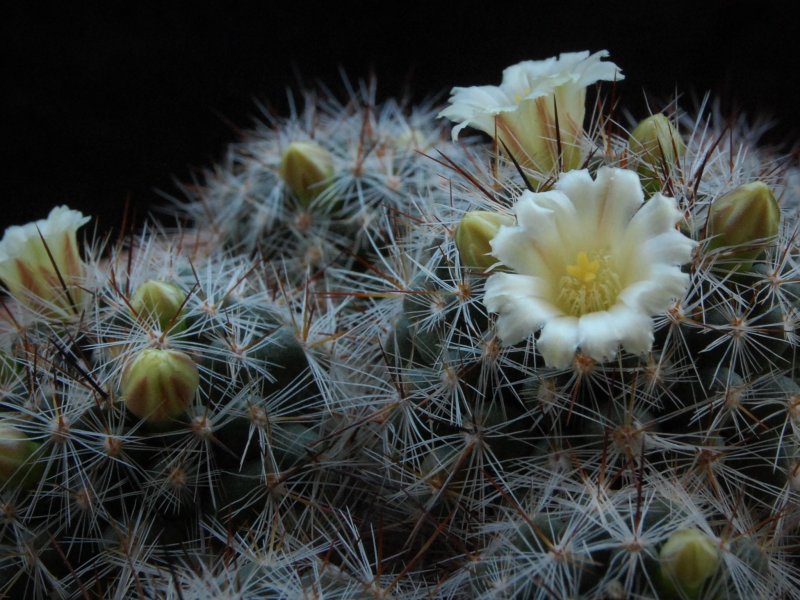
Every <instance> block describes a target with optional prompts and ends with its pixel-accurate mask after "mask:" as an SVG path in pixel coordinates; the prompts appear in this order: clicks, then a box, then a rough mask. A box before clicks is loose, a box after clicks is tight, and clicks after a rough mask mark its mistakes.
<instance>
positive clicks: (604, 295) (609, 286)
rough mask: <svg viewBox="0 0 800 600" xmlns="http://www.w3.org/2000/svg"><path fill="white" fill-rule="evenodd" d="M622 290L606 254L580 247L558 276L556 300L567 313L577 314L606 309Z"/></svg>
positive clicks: (576, 315) (617, 275)
mask: <svg viewBox="0 0 800 600" xmlns="http://www.w3.org/2000/svg"><path fill="white" fill-rule="evenodd" d="M620 290H622V284H621V283H620V280H619V274H617V272H616V271H615V270H614V268H613V264H612V263H611V260H610V259H609V257H608V256H605V255H604V254H602V253H600V252H591V253H588V252H585V251H584V250H581V251H580V252H578V256H577V257H576V258H575V264H572V265H567V272H566V274H565V275H562V276H561V279H560V280H559V292H558V304H559V305H560V306H561V308H562V309H563V310H564V312H566V313H567V314H570V315H573V316H575V317H579V316H581V315H585V314H588V313H593V312H598V311H601V310H608V309H609V308H611V306H612V305H613V304H614V303H615V302H616V300H617V296H618V295H619V292H620Z"/></svg>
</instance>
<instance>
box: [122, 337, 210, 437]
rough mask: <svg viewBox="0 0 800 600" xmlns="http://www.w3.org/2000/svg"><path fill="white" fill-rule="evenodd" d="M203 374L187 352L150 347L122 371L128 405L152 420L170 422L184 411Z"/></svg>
mask: <svg viewBox="0 0 800 600" xmlns="http://www.w3.org/2000/svg"><path fill="white" fill-rule="evenodd" d="M199 384H200V376H199V373H198V370H197V365H196V364H195V362H194V361H193V360H192V359H191V358H190V357H189V356H187V355H186V354H184V353H183V352H178V351H177V350H160V349H157V348H148V349H145V350H142V351H141V352H139V353H138V354H137V355H136V356H135V357H134V358H133V360H131V362H129V363H128V364H127V366H126V367H125V369H124V370H123V372H122V380H121V388H122V395H123V398H124V400H125V406H127V407H128V410H129V411H131V412H132V413H133V414H134V415H136V416H137V417H139V418H141V419H144V420H145V421H147V422H149V423H166V422H168V421H170V420H172V419H174V418H175V417H177V416H178V415H180V414H182V413H183V412H184V411H185V410H186V408H187V407H188V406H189V403H190V402H191V401H192V398H194V395H195V392H197V387H198V386H199Z"/></svg>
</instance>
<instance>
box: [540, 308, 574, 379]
mask: <svg viewBox="0 0 800 600" xmlns="http://www.w3.org/2000/svg"><path fill="white" fill-rule="evenodd" d="M537 346H538V348H539V352H540V354H541V355H542V358H544V362H545V364H547V365H548V366H551V367H555V368H557V369H565V368H567V367H569V366H570V365H571V364H572V360H573V358H574V357H575V350H576V349H577V347H578V319H577V317H568V316H560V317H556V318H554V319H552V320H550V321H547V323H545V325H544V327H543V328H542V333H541V335H540V336H539V339H538V341H537Z"/></svg>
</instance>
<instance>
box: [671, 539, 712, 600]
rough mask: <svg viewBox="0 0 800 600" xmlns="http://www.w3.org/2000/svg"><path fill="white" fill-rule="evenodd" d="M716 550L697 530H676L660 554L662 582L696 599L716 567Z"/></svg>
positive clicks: (680, 593) (672, 589)
mask: <svg viewBox="0 0 800 600" xmlns="http://www.w3.org/2000/svg"><path fill="white" fill-rule="evenodd" d="M719 563H720V557H719V549H718V548H717V547H716V545H715V544H714V542H713V541H712V540H711V538H709V537H708V536H707V535H706V534H705V533H703V532H701V531H699V530H697V529H679V530H678V531H675V532H674V533H673V534H672V535H671V536H669V539H668V540H667V541H666V543H665V544H664V545H663V546H662V547H661V552H660V553H659V567H660V573H661V578H662V582H663V583H664V585H665V587H666V588H667V589H668V590H670V591H672V592H673V593H676V592H677V593H678V594H679V595H681V596H682V597H683V596H684V595H688V596H690V597H692V596H695V595H696V594H697V593H698V592H699V591H700V588H701V587H702V585H703V583H704V582H705V581H706V580H707V579H708V578H709V577H711V576H712V575H714V573H715V572H716V570H717V568H718V567H719Z"/></svg>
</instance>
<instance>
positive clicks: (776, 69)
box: [0, 0, 800, 229]
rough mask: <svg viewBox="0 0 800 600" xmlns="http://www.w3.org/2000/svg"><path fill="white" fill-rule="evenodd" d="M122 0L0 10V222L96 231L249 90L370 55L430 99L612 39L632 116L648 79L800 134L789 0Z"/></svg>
mask: <svg viewBox="0 0 800 600" xmlns="http://www.w3.org/2000/svg"><path fill="white" fill-rule="evenodd" d="M65 4H66V3H65ZM128 4H133V3H125V4H123V3H114V2H108V3H104V4H102V5H100V4H97V5H93V4H87V3H76V7H63V6H62V7H60V8H57V9H44V8H41V9H37V8H15V9H11V12H6V13H5V14H4V15H3V16H2V25H1V26H0V27H2V44H3V46H5V52H4V53H3V54H4V60H3V62H4V63H5V67H4V69H3V70H4V72H5V76H4V77H3V81H4V85H3V88H4V91H3V92H2V94H1V95H0V97H2V111H1V112H0V114H1V115H2V123H3V127H2V139H3V148H4V150H5V154H6V156H5V158H4V159H3V160H2V161H1V162H0V164H2V169H3V172H2V174H0V176H1V179H0V181H2V185H3V191H2V214H1V215H0V226H2V227H5V226H6V225H9V224H13V223H23V222H26V221H30V220H33V219H36V218H41V217H44V216H45V215H46V214H47V212H48V210H49V208H50V207H51V206H54V205H56V204H62V203H66V204H68V205H70V206H72V207H74V208H78V209H80V210H82V211H84V212H85V213H87V214H92V215H95V216H96V217H98V221H97V222H99V227H100V228H101V229H108V228H110V227H113V226H115V225H117V224H118V223H119V222H120V220H121V216H122V213H123V210H124V206H125V205H126V202H127V203H128V204H129V205H130V206H131V207H133V209H135V210H136V211H137V214H138V215H139V217H140V219H141V216H142V215H144V213H145V212H146V210H147V207H149V206H152V205H154V204H155V203H157V202H159V201H160V197H159V196H158V194H157V193H156V190H164V191H166V192H173V191H174V190H175V187H174V183H173V181H174V179H175V178H177V179H181V180H186V179H188V178H189V177H190V175H191V173H192V172H193V170H197V169H199V168H202V167H207V166H211V165H212V164H213V163H214V162H216V161H217V160H218V159H219V158H220V157H221V156H222V155H223V153H224V150H225V145H226V143H227V142H230V141H233V140H234V139H235V138H236V135H237V133H236V127H245V128H246V127H247V126H249V124H250V123H251V122H252V121H251V115H253V114H255V113H256V107H255V105H254V102H253V101H254V99H260V100H262V101H264V102H265V103H267V104H270V105H272V106H274V107H276V108H277V109H278V110H279V111H285V106H286V104H285V97H286V93H285V90H286V88H287V87H291V86H294V87H296V86H297V82H298V74H301V75H302V77H303V79H304V80H305V81H307V82H313V81H314V80H316V79H319V80H322V81H324V82H325V83H327V84H329V85H330V86H331V87H333V88H334V89H338V90H341V85H340V83H339V82H340V81H341V78H340V74H339V68H340V67H342V68H344V70H345V71H346V72H347V73H348V75H349V76H350V77H351V78H359V77H364V76H366V75H368V74H369V73H370V71H374V72H375V73H376V74H377V76H378V81H379V84H380V85H379V90H380V93H381V94H383V95H384V96H388V95H394V94H398V93H400V92H402V91H403V89H404V87H405V86H406V84H409V85H410V86H411V89H412V90H413V92H414V93H415V94H416V95H417V97H419V98H422V97H424V96H426V95H429V94H432V93H436V92H446V91H447V90H449V89H450V88H451V87H452V86H453V85H477V84H492V85H496V84H499V82H500V77H501V71H502V69H503V68H504V67H506V66H508V65H510V64H513V63H515V62H518V61H520V60H524V59H537V58H545V57H548V56H552V55H555V54H558V53H559V52H563V51H573V50H584V49H586V50H591V51H596V50H600V49H608V50H609V51H610V52H611V59H612V60H613V61H614V62H615V63H616V64H618V65H619V66H620V67H621V68H622V70H623V72H624V73H625V75H626V81H625V82H624V83H623V84H622V85H621V86H620V87H619V92H620V93H621V95H622V100H623V104H625V105H627V106H629V107H631V108H632V109H633V110H634V111H638V114H639V115H641V114H643V111H644V100H643V99H644V95H643V92H642V90H643V89H644V90H646V91H647V92H648V94H649V95H650V97H654V98H660V99H669V98H670V97H671V96H672V95H673V94H674V92H675V90H676V88H677V89H680V90H681V91H682V92H684V101H683V104H684V105H685V106H689V105H691V104H692V101H691V99H690V92H691V91H694V92H696V93H697V94H702V92H705V91H706V90H710V91H712V92H714V93H715V94H717V95H724V96H725V97H726V98H727V101H726V107H727V108H737V109H743V110H745V111H747V112H748V113H750V114H754V113H766V114H770V115H772V116H774V117H776V118H777V119H778V122H779V126H778V127H776V128H775V130H774V131H773V133H772V141H775V142H786V143H787V145H786V148H787V149H791V148H792V145H791V142H792V141H793V140H797V139H798V138H800V133H799V132H800V97H799V96H798V91H799V90H798V87H799V85H800V73H799V71H800V64H799V63H800V61H798V49H797V45H798V33H800V31H799V30H800V28H798V26H797V24H796V23H797V22H796V20H794V19H791V18H789V16H788V14H787V13H786V9H788V7H789V6H790V5H791V4H790V3H788V2H786V3H779V2H776V3H770V2H741V3H739V2H701V1H698V2H695V3H694V4H686V5H683V4H682V3H672V2H670V3H664V4H659V5H657V6H656V5H655V3H650V2H641V3H636V2H633V1H631V2H625V3H622V2H620V3H617V2H599V1H598V2H591V3H578V2H557V1H555V2H554V1H551V2H548V3H544V2H533V1H530V2H526V3H502V2H489V1H486V2H484V3H481V4H477V3H476V4H471V3H466V2H462V3H455V2H453V3H414V2H388V1H387V2H320V3H318V4H312V3H311V2H309V1H308V0H299V1H294V2H292V1H287V0H282V2H281V3H280V4H279V3H277V2H263V3H241V2H240V3H230V4H231V6H223V4H222V3H213V4H214V6H213V7H212V6H209V7H206V5H201V4H200V3H199V2H198V3H196V5H195V6H191V7H189V6H184V7H180V6H178V5H174V4H171V5H169V6H161V7H153V8H143V7H135V8H134V7H131V6H129V5H128ZM639 4H641V5H642V6H646V7H645V8H641V7H638V6H637V5H639ZM651 4H653V7H651V6H650V5H651ZM589 7H590V8H589ZM656 104H657V102H656Z"/></svg>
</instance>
